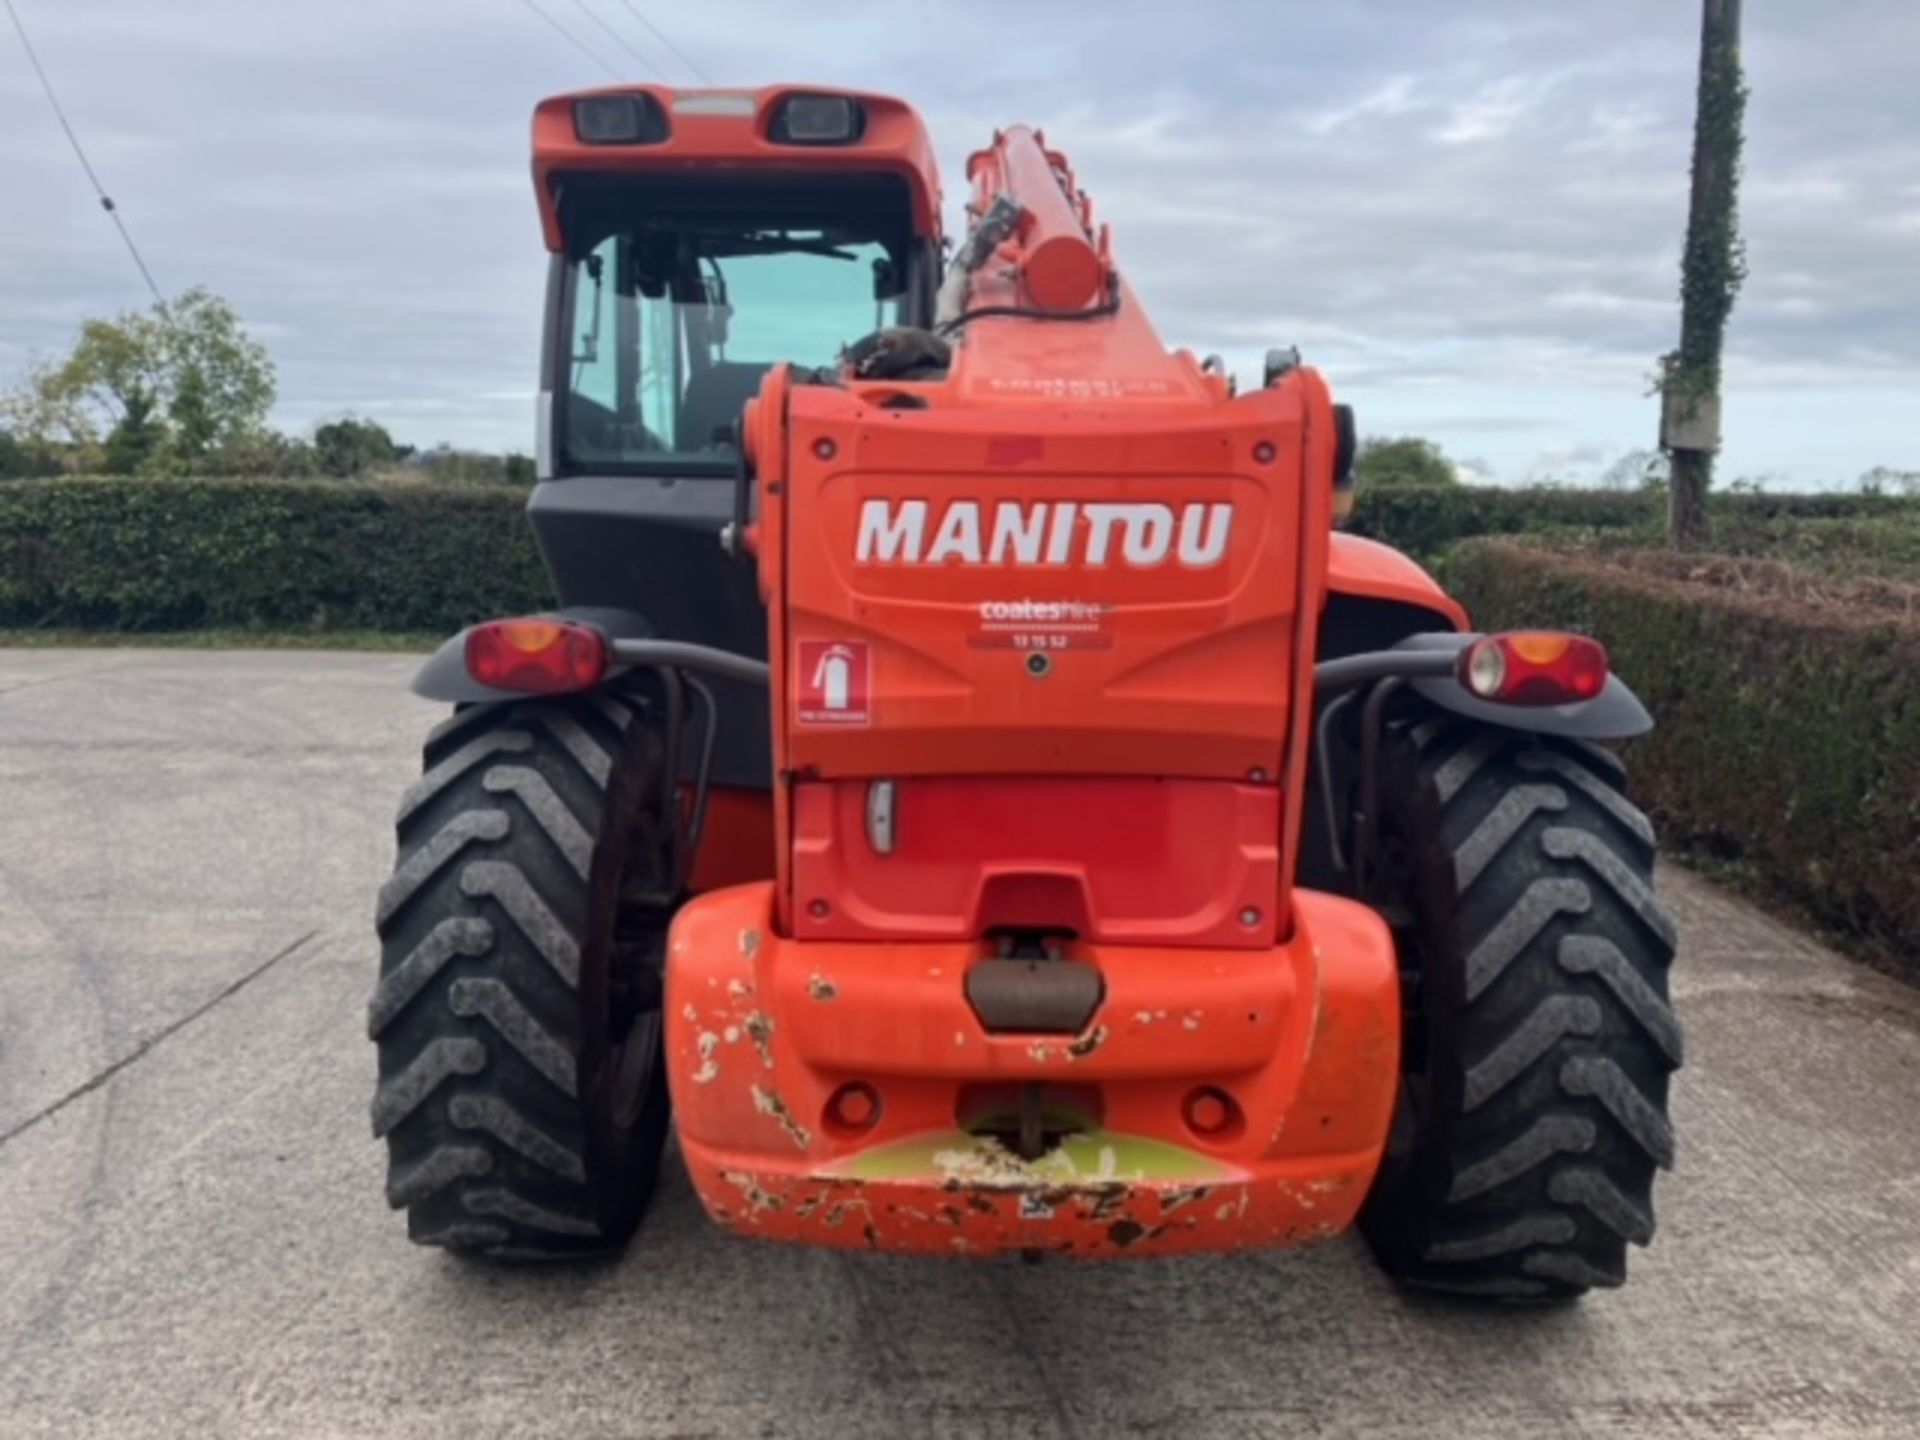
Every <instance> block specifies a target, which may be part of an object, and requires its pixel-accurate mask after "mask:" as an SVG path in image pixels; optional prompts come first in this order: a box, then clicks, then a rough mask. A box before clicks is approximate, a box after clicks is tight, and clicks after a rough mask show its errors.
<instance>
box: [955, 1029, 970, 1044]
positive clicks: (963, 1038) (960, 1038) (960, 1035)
mask: <svg viewBox="0 0 1920 1440" xmlns="http://www.w3.org/2000/svg"><path fill="white" fill-rule="evenodd" d="M953 1043H954V1044H956V1045H964V1044H966V1043H967V1032H966V1031H964V1030H956V1031H954V1032H953Z"/></svg>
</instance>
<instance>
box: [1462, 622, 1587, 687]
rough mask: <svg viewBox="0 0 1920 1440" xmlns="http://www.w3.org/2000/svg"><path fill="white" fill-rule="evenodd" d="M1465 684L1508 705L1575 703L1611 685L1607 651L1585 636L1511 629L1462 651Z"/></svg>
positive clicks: (1550, 631)
mask: <svg viewBox="0 0 1920 1440" xmlns="http://www.w3.org/2000/svg"><path fill="white" fill-rule="evenodd" d="M1459 676H1460V683H1461V684H1462V685H1464V686H1466V687H1467V689H1468V690H1469V691H1471V692H1472V693H1473V694H1475V695H1477V696H1479V697H1480V698H1481V699H1482V700H1494V701H1498V702H1499V703H1500V704H1503V705H1574V704H1578V703H1579V702H1580V701H1582V700H1591V699H1593V698H1594V696H1596V695H1598V694H1599V693H1600V692H1601V691H1602V690H1604V689H1605V688H1606V685H1607V652H1606V647H1604V646H1603V645H1601V643H1600V642H1599V641H1598V640H1589V639H1588V638H1587V637H1586V636H1584V635H1562V634H1560V633H1559V632H1557V631H1553V630H1510V631H1508V632H1506V633H1505V634H1501V635H1488V636H1487V637H1485V638H1484V639H1481V640H1476V641H1474V642H1473V644H1471V645H1469V646H1468V647H1467V648H1466V649H1465V650H1463V651H1461V652H1460V669H1459Z"/></svg>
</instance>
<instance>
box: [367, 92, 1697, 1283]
mask: <svg viewBox="0 0 1920 1440" xmlns="http://www.w3.org/2000/svg"><path fill="white" fill-rule="evenodd" d="M533 148H534V160H533V176H534V186H535V192H536V196H537V199H538V202H539V209H540V217H541V222H542V225H543V227H544V231H545V239H546V245H547V248H548V250H549V251H550V252H551V255H552V260H551V272H550V282H549V290H548V303H547V318H546V330H545V339H544V344H543V354H542V358H541V389H542V397H541V408H540V440H539V465H540V472H541V480H540V483H539V485H538V487H537V488H536V490H535V491H534V494H533V497H532V501H531V504H530V507H529V513H530V518H531V521H532V524H533V528H534V532H535V535H536V537H537V539H538V541H539V544H540V546H541V549H542V552H543V554H544V556H545V558H546V561H547V565H548V568H549V571H550V572H551V575H552V578H553V581H554V585H555V587H556V589H557V591H558V597H557V598H558V604H557V605H556V606H555V608H554V609H553V610H552V611H551V612H550V613H547V614H544V615H538V616H529V617H521V618H512V619H502V620H490V621H486V622H484V623H480V624H476V625H474V626H473V627H472V628H470V629H468V630H466V631H464V632H462V634H460V635H459V636H456V637H455V638H454V639H453V640H451V641H449V642H448V644H447V645H446V646H445V647H443V648H442V650H441V651H440V653H439V654H437V655H436V656H435V657H434V658H433V659H432V660H431V661H430V662H429V663H428V664H427V666H426V667H425V669H424V670H423V671H422V672H421V674H420V677H419V679H418V681H417V682H416V686H415V688H416V690H417V691H418V692H419V693H420V694H422V695H425V696H427V697H430V698H433V699H436V700H440V701H445V702H451V703H452V704H453V705H454V706H455V707H456V708H455V710H454V713H453V714H452V716H451V717H450V718H449V719H447V720H446V721H445V722H444V723H443V724H442V725H440V727H439V728H438V729H436V730H435V731H434V732H433V733H432V735H431V736H430V737H429V739H428V741H427V746H426V757H425V758H426V764H425V773H424V774H423V775H422V777H421V778H420V780H419V781H418V783H417V784H415V785H414V786H413V788H412V789H411V790H410V791H409V792H408V794H407V796H406V798H405V800H404V802H403V803H402V806H401V810H400V817H399V841H400V845H399V850H400V855H399V863H398V865H397V868H396V869H395V871H394V874H393V877H392V879H391V880H390V881H389V882H388V883H387V884H386V886H385V887H384V889H383V890H382V891H381V894H380V898H379V905H378V924H379V931H380V936H381V941H382V946H383V961H382V966H381V974H380V978H379V982H378V985H377V988H376V989H375V991H374V995H373V998H372V1001H371V1004H370V1007H369V1028H370V1030H371V1033H372V1035H373V1037H374V1039H375V1040H376V1041H377V1042H378V1047H379V1083H378V1089H377V1093H376V1096H375V1099H374V1102H373V1126H374V1130H375V1133H376V1134H377V1135H380V1136H383V1137H385V1139H386V1140H387V1142H388V1145H389V1147H390V1154H391V1167H390V1171H389V1179H388V1182H387V1198H388V1200H389V1201H390V1202H391V1203H392V1204H393V1205H394V1206H396V1207H399V1208H404V1209H405V1210H406V1211H407V1212H408V1223H409V1230H410V1233H411V1235H412V1237H413V1238H414V1239H415V1240H417V1241H420V1242H422V1243H425V1244H432V1245H440V1246H444V1247H447V1248H449V1249H452V1250H455V1251H459V1252H463V1253H476V1254H480V1255H484V1256H494V1257H516V1256H528V1257H539V1258H546V1257H553V1256H564V1255H573V1254H587V1253H595V1252H605V1251H608V1250H611V1249H615V1248H617V1247H619V1246H620V1245H621V1244H622V1243H623V1242H624V1241H625V1240H626V1239H627V1238H628V1236H629V1235H630V1234H631V1233H632V1231H633V1230H634V1228H635V1226H636V1225H637V1224H638V1222H639V1220H640V1218H641V1214H642V1212H643V1210H644V1209H645V1207H646V1205H647V1202H648V1200H649V1197H650V1195H651V1193H652V1192H653V1190H654V1188H655V1184H656V1181H657V1179H658V1176H659V1170H660V1165H661V1160H662V1155H663V1151H664V1147H665V1142H666V1139H667V1135H668V1131H669V1128H670V1118H671V1128H672V1129H673V1131H674V1133H675V1134H676V1135H677V1138H678V1145H679V1150H680V1154H681V1156H682V1158H683V1160H684V1161H685V1164H686V1168H687V1171H688V1172H689V1174H690V1175H691V1177H692V1181H693V1186H694V1188H695V1190H696V1191H697V1192H698V1194H699V1196H700V1199H701V1201H702V1203H703V1204H704V1206H705V1208H706V1210H707V1212H708V1213H709V1214H710V1215H711V1216H712V1217H713V1218H714V1219H715V1220H716V1221H718V1222H719V1223H720V1224H722V1225H724V1226H726V1227H728V1228H729V1229H731V1230H734V1231H737V1232H739V1233H741V1234H744V1235H750V1236H763V1237H767V1238H770V1239H780V1240H789V1241H799V1242H803V1243H808V1244H817V1245H837V1246H865V1247H873V1248H876V1249H883V1250H910V1251H918V1252H924V1253H934V1254H942V1255H955V1254H964V1255H988V1254H994V1253H1000V1252H1009V1251H1014V1252H1022V1253H1025V1254H1028V1255H1034V1254H1040V1253H1045V1252H1061V1253H1065V1254H1071V1255H1081V1256H1099V1255H1117V1254H1122V1253H1124V1254H1128V1255H1146V1254H1165V1253H1169V1252H1176V1251H1193V1250H1228V1249H1239V1248H1244V1247H1256V1246H1282V1245H1303V1244H1308V1243H1312V1242H1315V1241H1320V1240H1324V1239H1327V1238H1328V1237H1331V1236H1334V1235H1338V1234H1339V1233H1341V1232H1342V1231H1343V1230H1345V1229H1347V1228H1348V1227H1349V1226H1350V1225H1352V1224H1354V1223H1356V1221H1357V1223H1358V1225H1359V1226H1360V1228H1361V1229H1362V1230H1363V1231H1364V1232H1365V1234H1366V1235H1367V1237H1368V1239H1369V1240H1370V1241H1371V1243H1372V1246H1373V1248H1374V1250H1375V1252H1376V1253H1377V1254H1378V1256H1379V1257H1380V1259H1381V1260H1382V1262H1383V1263H1384V1264H1385V1266H1386V1267H1387V1269H1388V1270H1389V1271H1391V1273H1393V1274H1394V1275H1395V1276H1397V1277H1399V1278H1400V1279H1402V1280H1404V1281H1406V1282H1408V1283H1412V1284H1417V1285H1422V1286H1429V1287H1434V1288H1438V1289H1442V1290H1450V1291H1455V1292H1459V1293H1464V1294H1472V1295H1483V1296H1490V1297H1499V1298H1512V1299H1518V1300H1535V1301H1539V1300H1552V1299H1558V1298H1564V1297H1570V1296H1574V1295H1578V1294H1580V1293H1582V1292H1584V1291H1585V1290H1586V1289H1588V1288H1589V1287H1591V1286H1594V1285H1614V1284H1618V1283H1620V1281H1621V1280H1622V1279H1623V1277H1624V1272H1625V1250H1626V1245H1627V1242H1629V1241H1633V1242H1636V1243H1645V1242H1646V1241H1647V1240H1648V1238H1649V1237H1650V1236H1651V1233H1652V1229H1653V1219H1652V1211H1651V1204H1650V1191H1651V1187H1652V1181H1653V1176H1654V1172H1655V1170H1656V1169H1657V1168H1658V1167H1661V1166H1664V1165H1666V1164H1668V1163H1670V1161H1671V1157H1672V1151H1673V1138H1672V1132H1671V1129H1670V1127H1669V1124H1668V1121H1667V1118H1666V1097H1667V1087H1668V1080H1669V1076H1670V1074H1671V1072H1672V1071H1673V1070H1674V1068H1675V1067H1676V1066H1677V1065H1678V1063H1679V1060H1680V1034H1679V1030H1678V1028H1677V1026H1676V1023H1675V1021H1674V1017H1673V1013H1672V1010H1671V1008H1670V1006H1669V1003H1668V1000H1667V970H1668V966H1669V963H1670V961H1671V958H1672V954H1673V945H1674V932H1673V926H1672V924H1671V922H1670V921H1669V919H1668V918H1667V916H1666V915H1665V913H1664V912H1663V911H1662V909H1661V908H1660V906H1659V905H1658V903H1657V902H1656V900H1655V898H1654V895H1653V891H1652V880H1651V876H1652V869H1653V857H1654V845H1653V835H1652V831H1651V829H1650V828H1649V826H1648V824H1647V821H1646V820H1645V818H1644V817H1643V816H1642V815H1641V813H1640V812H1639V811H1638V810H1636V809H1635V808H1634V807H1633V805H1632V804H1631V803H1629V801H1628V800H1627V798H1626V796H1625V793H1624V773H1623V771H1622V769H1621V767H1620V764H1619V762H1618V761H1617V760H1616V759H1615V758H1614V757H1613V756H1612V755H1611V753H1610V752H1608V751H1607V750H1604V749H1602V748H1599V746H1598V745H1597V744H1596V743H1595V742H1596V741H1601V740H1609V739H1618V738H1622V737H1626V736H1630V735H1633V734H1636V733H1639V732H1640V731H1642V730H1644V729H1646V728H1647V727H1648V726H1649V725H1650V724H1651V721H1650V720H1649V719H1648V717H1647V715H1646V712H1645V711H1644V709H1643V708H1642V707H1641V706H1640V704H1639V702H1638V701H1637V700H1635V699H1634V697H1633V696H1632V694H1631V692H1629V691H1628V690H1627V689H1626V687H1625V686H1624V685H1623V684H1622V682H1621V681H1620V680H1619V679H1617V678H1615V677H1613V676H1611V675H1609V673H1608V669H1607V660H1606V654H1605V651H1604V650H1603V649H1602V648H1601V647H1600V646H1599V645H1598V644H1597V643H1595V642H1594V641H1593V640H1591V639H1589V638H1586V637H1583V636H1578V635H1570V634H1560V633H1553V632H1541V631H1517V632H1508V633H1502V634H1495V635H1480V634H1476V633H1473V632H1471V631H1470V630H1469V629H1468V628H1467V617H1466V615H1465V614H1464V612H1463V611H1462V609H1461V607H1460V606H1459V605H1458V604H1456V603H1455V602H1454V601H1453V600H1452V599H1450V598H1449V597H1448V596H1447V595H1446V594H1444V593H1443V592H1442V591H1441V590H1440V589H1439V588H1438V587H1437V586H1436V585H1435V584H1434V583H1433V581H1432V580H1431V579H1430V578H1429V577H1428V576H1427V575H1426V574H1425V573H1424V572H1422V571H1421V570H1420V569H1419V568H1418V567H1417V566H1416V565H1414V564H1413V563H1411V562H1410V561H1408V560H1407V559H1405V558H1403V557H1402V556H1400V555H1398V554H1397V553H1395V552H1393V551H1391V550H1389V549H1386V548H1385V547H1382V546H1380V545H1376V544H1373V543H1371V542H1368V541H1365V540H1361V539H1358V538H1356V537H1352V536H1348V535H1344V534H1340V533H1337V530H1336V524H1337V521H1338V518H1339V517H1340V515H1341V513H1342V510H1343V507H1344V505H1345V503H1346V500H1347V498H1348V496H1349V494H1350V490H1351V486H1352V473H1353V460H1354V427H1353V422H1352V417H1351V414H1350V413H1349V412H1348V411H1347V410H1346V409H1345V408H1344V407H1341V406H1338V405H1335V404H1334V403H1333V400H1332V398H1331V396H1330V394H1329V391H1328V387H1327V384H1326V382H1325V381H1324V380H1323V379H1322V378H1321V377H1320V375H1319V374H1318V373H1316V372H1315V371H1314V370H1312V369H1310V368H1308V367H1306V366H1304V365H1302V364H1300V363H1299V359H1298V356H1297V355H1296V354H1294V353H1293V352H1291V351H1287V350H1276V351H1274V352H1272V353H1271V354H1270V355H1269V357H1268V360H1267V363H1266V365H1265V370H1264V374H1263V376H1262V377H1261V383H1260V384H1259V386H1258V387H1257V388H1253V387H1249V388H1247V389H1245V390H1240V389H1239V388H1238V387H1237V386H1236V385H1235V383H1234V382H1233V380H1231V379H1230V378H1229V377H1228V376H1227V374H1226V373H1225V372H1224V367H1223V366H1222V365H1221V364H1220V363H1219V362H1218V361H1216V360H1211V359H1209V360H1197V359H1196V358H1195V357H1194V356H1192V355H1190V354H1188V353H1186V352H1184V351H1175V352H1171V353H1170V352H1169V351H1168V350H1167V349H1166V348H1165V347H1164V346H1163V345H1162V343H1161V341H1160V340H1159V338H1158V336H1157V335H1156V334H1155V331H1154V329H1153V326H1152V324H1151V323H1150V322H1149V320H1148V318H1147V315H1146V312H1145V311H1144V310H1143V309H1142V308H1141V305H1140V303H1139V301H1138V299H1137V297H1136V296H1135V295H1134V293H1133V291H1132V290H1131V289H1130V288H1129V287H1128V285H1127V283H1126V281H1125V279H1124V278H1123V277H1122V274H1121V272H1120V271H1119V270H1118V269H1117V268H1116V264H1115V258H1114V250H1113V247H1112V245H1111V243H1110V240H1109V236H1108V231H1107V229H1106V227H1105V226H1104V225H1102V224H1099V223H1098V222H1096V220H1095V218H1094V214H1093V209H1092V205H1091V203H1090V202H1089V200H1088V198H1087V196H1086V194H1085V192H1084V191H1082V190H1081V189H1080V186H1079V183H1078V180H1077V179H1076V177H1075V175H1074V173H1073V170H1072V168H1071V167H1070V165H1069V163H1068V161H1067V159H1066V157H1065V156H1064V155H1062V154H1060V153H1059V152H1057V151H1055V150H1053V149H1050V148H1049V147H1048V145H1047V144H1046V142H1045V140H1044V139H1043V137H1042V136H1041V135H1040V134H1038V133H1036V132H1034V131H1031V130H1028V129H1023V128H1016V129H1011V130H1008V131H1006V132H1005V133H1002V134H999V135H996V136H995V137H994V140H993V143H992V144H991V145H990V146H989V147H988V148H987V149H985V150H983V151H981V152H980V153H978V154H976V155H974V156H972V157H971V159H970V160H969V161H968V164H967V179H968V181H969V183H970V190H971V194H970V199H969V201H968V203H967V207H966V214H967V229H966V233H965V235H964V237H963V238H961V239H960V240H959V241H958V243H957V244H953V245H951V246H948V244H947V242H945V241H944V239H943V236H942V232H941V196H940V191H939V187H938V180H937V177H936V173H935V167H934V161H933V153H932V148H931V145H930V143H929V141H928V138H927V134H926V131H925V129H924V127H923V126H922V124H921V122H920V120H919V118H918V117H917V116H916V115H915V113H914V112H913V111H912V110H911V109H910V108H909V107H908V106H906V105H905V104H903V103H901V102H900V101H898V100H893V99H889V98H886V97H883V96H879V95H869V94H850V93H844V92H837V91H828V90H822V89H803V88H795V87H791V86H778V87H772V88H767V89H762V90H757V91H753V90H695V91H675V90H670V89H666V88H661V87H626V88H615V89H608V90H600V91H594V92H590V93H584V94H579V95H568V96H560V97H556V98H553V99H550V100H547V101H545V102H544V103H542V104H541V105H540V106H539V107H538V110H537V112H536V114H535V117H534V130H533Z"/></svg>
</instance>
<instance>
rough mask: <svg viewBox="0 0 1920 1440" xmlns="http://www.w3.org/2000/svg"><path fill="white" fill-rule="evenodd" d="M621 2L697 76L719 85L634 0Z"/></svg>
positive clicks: (621, 0) (630, 13)
mask: <svg viewBox="0 0 1920 1440" xmlns="http://www.w3.org/2000/svg"><path fill="white" fill-rule="evenodd" d="M620 4H621V6H622V7H623V8H624V9H625V10H626V12H627V13H628V14H629V15H631V16H633V18H634V19H636V20H638V21H639V22H640V23H641V24H642V25H644V26H646V27H647V29H648V30H650V31H651V32H652V33H653V38H654V39H656V40H658V41H659V42H660V43H661V44H662V45H664V46H666V47H667V49H669V50H671V51H672V52H673V53H674V54H675V55H676V56H678V57H679V60H680V63H681V64H682V65H684V66H686V67H687V69H689V70H691V71H692V72H693V73H694V74H695V75H696V76H698V77H699V78H700V79H702V80H704V81H706V82H707V84H709V85H718V84H719V83H720V82H719V81H718V80H716V79H714V78H713V77H712V76H711V75H709V74H707V72H706V71H704V70H702V69H701V68H700V67H699V66H698V65H696V64H694V63H693V61H692V60H690V59H688V58H687V52H686V51H684V50H682V49H681V48H680V47H679V46H678V45H676V44H674V43H673V41H671V40H669V39H668V38H667V32H666V31H664V30H662V29H661V28H660V27H659V26H658V25H656V24H654V23H653V22H652V21H651V20H649V19H648V18H647V17H646V16H645V15H643V14H642V13H641V12H640V9H639V7H638V6H636V5H635V4H634V3H633V0H620Z"/></svg>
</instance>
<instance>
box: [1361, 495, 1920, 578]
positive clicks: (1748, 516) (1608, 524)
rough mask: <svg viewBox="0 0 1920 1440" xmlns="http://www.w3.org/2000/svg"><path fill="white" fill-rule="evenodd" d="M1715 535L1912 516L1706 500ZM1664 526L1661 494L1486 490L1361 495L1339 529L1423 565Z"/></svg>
mask: <svg viewBox="0 0 1920 1440" xmlns="http://www.w3.org/2000/svg"><path fill="white" fill-rule="evenodd" d="M1707 505H1708V512H1709V515H1710V517H1711V519H1712V521H1713V523H1714V525H1715V527H1716V530H1719V529H1724V530H1727V531H1728V532H1730V533H1733V534H1738V535H1744V536H1748V537H1753V536H1757V535H1761V534H1764V533H1771V532H1774V531H1777V530H1778V529H1779V527H1780V526H1781V525H1782V523H1783V522H1785V523H1787V524H1796V523H1798V522H1801V521H1809V520H1831V521H1864V520H1877V519H1884V518H1889V517H1893V516H1899V515H1907V516H1911V515H1913V514H1914V513H1915V509H1916V506H1915V502H1914V501H1912V500H1910V499H1903V498H1900V497H1898V496H1892V495H1850V494H1804V495H1803V494H1779V495H1766V494H1734V493H1731V492H1729V493H1727V494H1722V495H1714V496H1710V497H1709V499H1708V502H1707ZM1665 523H1666V497H1665V496H1664V495H1663V494H1661V493H1658V492H1649V491H1645V490H1550V489H1543V488H1536V489H1529V490H1510V489H1503V488H1501V487H1499V486H1492V485H1447V486H1435V487H1432V488H1418V487H1408V488H1405V489H1397V490H1362V491H1361V492H1360V493H1359V495H1358V496H1356V497H1355V501H1354V509H1353V516H1352V518H1351V520H1349V522H1348V524H1347V528H1348V529H1349V530H1351V531H1352V532H1353V533H1354V534H1356V535H1365V536H1367V537H1368V538H1369V539H1372V540H1379V541H1383V542H1384V543H1386V544H1388V545H1393V546H1396V547H1398V548H1399V549H1401V550H1404V551H1406V552H1407V553H1408V554H1409V555H1412V556H1413V557H1414V558H1415V559H1417V560H1421V561H1423V562H1428V563H1431V562H1433V561H1436V560H1438V559H1440V557H1441V556H1442V555H1444V554H1445V552H1446V551H1447V549H1448V548H1449V547H1450V546H1452V545H1453V544H1455V543H1456V542H1457V541H1461V540H1467V539H1472V538H1475V537H1478V536H1486V535H1551V534H1554V533H1556V532H1573V533H1584V532H1591V531H1622V532H1638V533H1639V534H1640V535H1641V536H1642V537H1643V538H1645V539H1647V540H1652V539H1653V538H1654V537H1655V536H1657V535H1659V534H1660V533H1661V531H1662V527H1663V526H1664V525H1665Z"/></svg>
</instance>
